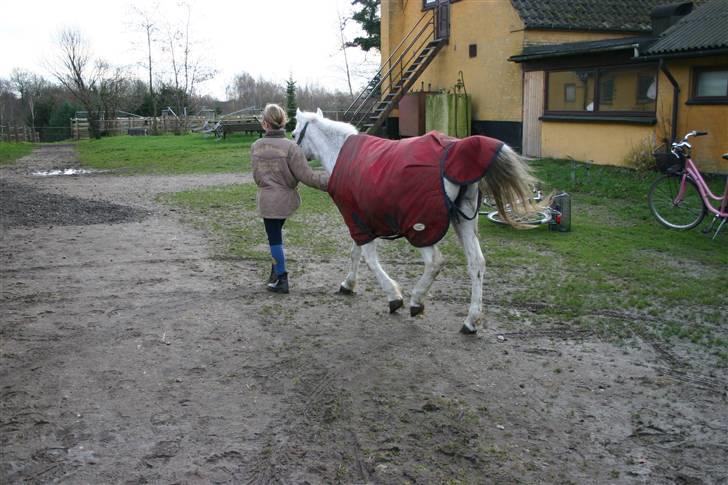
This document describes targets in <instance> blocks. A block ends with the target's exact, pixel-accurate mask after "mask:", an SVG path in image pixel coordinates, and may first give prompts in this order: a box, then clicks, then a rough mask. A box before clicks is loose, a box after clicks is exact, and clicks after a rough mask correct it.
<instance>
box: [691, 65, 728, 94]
mask: <svg viewBox="0 0 728 485" xmlns="http://www.w3.org/2000/svg"><path fill="white" fill-rule="evenodd" d="M693 79H694V82H693V93H692V94H693V96H692V98H693V99H692V100H691V101H697V102H718V103H725V102H728V67H719V68H696V69H695V71H694V75H693Z"/></svg>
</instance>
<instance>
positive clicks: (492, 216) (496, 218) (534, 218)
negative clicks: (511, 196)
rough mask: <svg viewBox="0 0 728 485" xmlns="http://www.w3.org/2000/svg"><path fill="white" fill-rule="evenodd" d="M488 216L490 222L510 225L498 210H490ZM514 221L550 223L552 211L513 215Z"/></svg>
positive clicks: (534, 223)
mask: <svg viewBox="0 0 728 485" xmlns="http://www.w3.org/2000/svg"><path fill="white" fill-rule="evenodd" d="M486 217H487V218H488V220H489V221H490V222H495V223H496V224H502V225H508V223H507V222H506V221H505V219H503V217H501V215H500V214H499V213H498V211H493V212H488V214H486ZM511 218H512V219H513V221H515V222H519V223H521V224H528V225H529V226H540V225H541V224H548V223H549V222H551V212H549V211H545V210H544V211H535V212H530V213H528V214H525V215H519V216H511Z"/></svg>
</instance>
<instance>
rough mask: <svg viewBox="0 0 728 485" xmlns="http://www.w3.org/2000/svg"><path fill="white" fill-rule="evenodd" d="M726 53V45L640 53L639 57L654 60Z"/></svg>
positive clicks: (727, 51) (727, 50) (727, 49)
mask: <svg viewBox="0 0 728 485" xmlns="http://www.w3.org/2000/svg"><path fill="white" fill-rule="evenodd" d="M725 54H728V48H726V47H720V48H715V47H707V48H705V49H700V50H687V51H672V52H663V53H658V54H647V55H645V54H642V55H641V56H640V59H645V60H654V59H678V58H685V57H706V56H720V55H725Z"/></svg>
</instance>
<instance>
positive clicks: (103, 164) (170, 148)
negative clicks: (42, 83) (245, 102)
mask: <svg viewBox="0 0 728 485" xmlns="http://www.w3.org/2000/svg"><path fill="white" fill-rule="evenodd" d="M257 139H258V137H257V135H242V134H235V135H230V136H228V137H227V139H225V140H217V139H215V138H214V137H212V136H204V135H202V134H199V133H196V134H191V135H183V136H175V135H164V136H114V137H108V138H102V139H100V140H84V141H81V142H78V151H79V155H80V158H81V163H82V164H83V165H84V166H86V167H89V168H95V169H102V170H113V171H114V172H116V173H119V174H124V175H131V174H189V173H226V172H241V171H246V170H249V169H250V145H251V144H252V143H253V142H254V141H255V140H257Z"/></svg>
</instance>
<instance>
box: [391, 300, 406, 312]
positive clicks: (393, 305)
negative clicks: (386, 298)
mask: <svg viewBox="0 0 728 485" xmlns="http://www.w3.org/2000/svg"><path fill="white" fill-rule="evenodd" d="M403 305H404V301H403V300H392V301H390V302H389V313H394V312H396V311H397V310H399V309H400V308H402V306H403Z"/></svg>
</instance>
